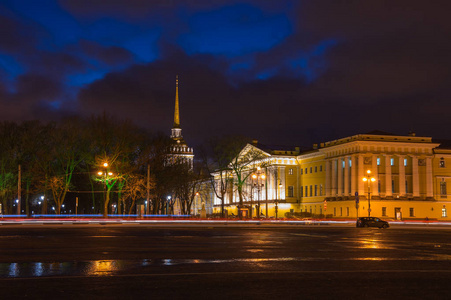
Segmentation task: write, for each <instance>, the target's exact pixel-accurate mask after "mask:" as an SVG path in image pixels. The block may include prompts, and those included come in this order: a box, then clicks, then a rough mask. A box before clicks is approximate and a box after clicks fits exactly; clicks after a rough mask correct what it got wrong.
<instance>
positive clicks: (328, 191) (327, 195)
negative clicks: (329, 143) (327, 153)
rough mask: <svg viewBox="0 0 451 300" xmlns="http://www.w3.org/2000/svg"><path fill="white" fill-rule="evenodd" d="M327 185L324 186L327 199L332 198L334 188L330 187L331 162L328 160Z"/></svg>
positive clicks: (326, 167)
mask: <svg viewBox="0 0 451 300" xmlns="http://www.w3.org/2000/svg"><path fill="white" fill-rule="evenodd" d="M325 169H326V183H325V186H324V189H325V191H326V197H330V196H331V191H332V186H331V185H330V177H331V176H330V175H331V174H330V161H329V160H327V159H326V166H325Z"/></svg>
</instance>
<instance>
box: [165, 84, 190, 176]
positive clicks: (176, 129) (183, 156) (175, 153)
mask: <svg viewBox="0 0 451 300" xmlns="http://www.w3.org/2000/svg"><path fill="white" fill-rule="evenodd" d="M171 138H172V140H173V141H174V143H173V145H172V147H171V154H172V155H171V157H172V162H175V161H182V162H186V163H187V164H189V165H190V166H191V168H192V167H193V160H194V152H193V148H190V147H188V145H187V144H186V142H185V140H184V139H183V136H182V128H181V127H180V110H179V79H178V76H177V77H176V80H175V107H174V125H173V126H172V129H171Z"/></svg>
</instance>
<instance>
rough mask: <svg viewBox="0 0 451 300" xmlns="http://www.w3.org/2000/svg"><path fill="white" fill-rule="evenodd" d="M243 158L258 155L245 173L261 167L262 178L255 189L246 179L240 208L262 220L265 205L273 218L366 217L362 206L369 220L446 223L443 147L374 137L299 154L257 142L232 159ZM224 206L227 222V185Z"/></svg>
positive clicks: (233, 204)
mask: <svg viewBox="0 0 451 300" xmlns="http://www.w3.org/2000/svg"><path fill="white" fill-rule="evenodd" d="M246 151H260V152H261V153H262V157H263V158H262V159H260V160H259V161H258V162H255V163H253V164H251V165H249V168H248V169H247V171H246V172H248V173H255V172H256V167H257V166H258V165H261V166H262V168H261V170H263V171H264V173H265V175H266V176H265V179H264V180H262V182H261V183H259V185H258V187H259V188H258V189H257V190H256V189H255V187H256V184H255V182H254V181H255V180H253V179H252V176H249V177H248V179H247V180H248V183H247V185H246V186H245V204H246V205H247V206H248V207H249V208H252V209H253V210H255V209H256V200H257V201H258V202H259V204H260V209H261V212H262V213H263V214H266V205H267V206H268V215H269V216H271V217H273V216H275V208H276V206H277V209H278V217H284V216H285V215H292V216H294V215H297V216H313V217H331V218H356V217H357V216H368V213H369V212H368V209H369V204H370V205H371V211H370V213H371V216H378V217H382V218H388V219H397V220H400V219H419V220H422V219H426V218H427V219H430V220H432V219H436V220H450V219H451V218H450V216H449V211H448V209H449V208H450V205H451V194H449V193H448V190H449V188H448V186H449V184H450V183H451V143H450V142H449V141H435V140H433V139H432V138H431V137H417V136H415V134H414V133H410V134H409V135H407V136H398V135H393V134H390V133H386V132H380V131H375V132H370V133H367V134H358V135H354V136H350V137H346V138H342V139H339V140H335V141H329V142H326V143H321V144H319V145H317V144H315V145H314V146H313V148H312V149H309V150H303V151H301V150H300V149H299V148H294V149H283V148H281V147H266V146H264V145H260V144H258V143H257V142H255V143H252V144H248V145H247V146H246V147H245V148H244V149H243V151H242V152H241V154H240V155H243V153H245V152H246ZM368 171H369V173H368ZM260 172H262V171H260ZM212 175H213V176H214V175H215V174H212ZM364 178H366V179H369V181H368V180H367V181H364ZM371 178H374V179H373V181H372V180H371ZM234 180H236V179H234ZM368 192H369V194H368ZM256 193H258V194H256ZM368 195H369V197H370V202H368ZM356 199H357V201H356ZM225 202H226V203H225V204H226V208H227V210H228V212H229V215H230V213H234V214H235V215H236V214H237V213H238V208H237V205H238V202H239V197H238V193H237V190H236V188H235V186H232V185H231V188H230V191H229V193H228V196H227V197H226V201H225ZM213 204H214V206H213V208H214V211H215V212H219V211H220V206H221V205H220V204H221V203H220V200H219V199H213ZM251 204H252V205H251ZM276 204H277V205H276ZM356 204H357V205H356ZM254 215H255V214H254Z"/></svg>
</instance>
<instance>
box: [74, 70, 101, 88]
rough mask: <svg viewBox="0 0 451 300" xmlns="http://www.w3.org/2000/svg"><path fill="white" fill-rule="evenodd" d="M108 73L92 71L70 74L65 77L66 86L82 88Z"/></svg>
mask: <svg viewBox="0 0 451 300" xmlns="http://www.w3.org/2000/svg"><path fill="white" fill-rule="evenodd" d="M108 72H109V71H108V70H92V71H88V72H85V73H77V74H70V75H68V76H67V77H66V79H67V80H66V84H67V85H68V86H72V87H82V86H84V85H87V84H90V83H92V82H94V81H96V80H99V79H102V78H103V77H104V76H105V75H106V74H107V73H108Z"/></svg>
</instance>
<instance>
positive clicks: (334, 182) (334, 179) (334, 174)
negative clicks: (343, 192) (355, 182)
mask: <svg viewBox="0 0 451 300" xmlns="http://www.w3.org/2000/svg"><path fill="white" fill-rule="evenodd" d="M330 194H331V196H332V197H336V196H337V160H336V159H333V160H332V191H331V193H330Z"/></svg>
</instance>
